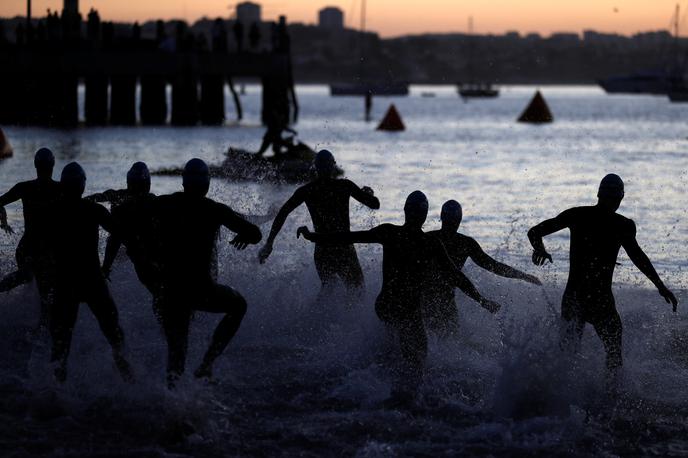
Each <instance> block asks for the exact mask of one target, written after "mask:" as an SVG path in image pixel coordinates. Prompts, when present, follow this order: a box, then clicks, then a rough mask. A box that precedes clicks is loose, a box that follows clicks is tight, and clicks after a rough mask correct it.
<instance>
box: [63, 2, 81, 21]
mask: <svg viewBox="0 0 688 458" xmlns="http://www.w3.org/2000/svg"><path fill="white" fill-rule="evenodd" d="M62 14H63V15H67V16H71V17H76V16H78V15H79V0H64V4H63V6H62Z"/></svg>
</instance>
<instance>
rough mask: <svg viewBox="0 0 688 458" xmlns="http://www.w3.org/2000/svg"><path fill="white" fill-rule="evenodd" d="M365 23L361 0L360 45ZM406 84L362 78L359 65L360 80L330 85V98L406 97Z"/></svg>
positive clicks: (362, 60) (364, 1)
mask: <svg viewBox="0 0 688 458" xmlns="http://www.w3.org/2000/svg"><path fill="white" fill-rule="evenodd" d="M365 21H366V0H361V43H362V40H363V33H365ZM364 61H365V60H364V59H363V45H362V44H361V62H364ZM408 93H409V85H408V83H405V82H401V81H395V80H387V79H385V80H380V79H373V78H368V77H364V76H363V66H362V65H361V79H360V81H359V82H356V83H339V84H330V95H332V96H350V95H356V96H365V95H368V94H370V95H375V96H381V95H384V96H391V95H408Z"/></svg>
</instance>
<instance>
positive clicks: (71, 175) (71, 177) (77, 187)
mask: <svg viewBox="0 0 688 458" xmlns="http://www.w3.org/2000/svg"><path fill="white" fill-rule="evenodd" d="M60 184H61V185H62V190H63V191H64V192H65V195H76V196H79V197H80V196H81V195H82V194H83V193H84V188H85V187H86V172H84V169H82V168H81V166H80V165H79V164H78V163H77V162H70V163H69V164H67V165H65V167H64V169H62V174H61V175H60Z"/></svg>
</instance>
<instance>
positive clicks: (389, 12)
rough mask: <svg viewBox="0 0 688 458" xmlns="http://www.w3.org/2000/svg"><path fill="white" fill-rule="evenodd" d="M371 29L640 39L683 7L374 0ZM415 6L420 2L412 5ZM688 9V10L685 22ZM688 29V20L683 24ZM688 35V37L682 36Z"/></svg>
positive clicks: (300, 17)
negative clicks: (591, 32)
mask: <svg viewBox="0 0 688 458" xmlns="http://www.w3.org/2000/svg"><path fill="white" fill-rule="evenodd" d="M32 3H33V6H32V9H33V15H34V16H35V17H42V16H44V15H45V12H46V10H47V9H48V8H50V9H52V10H57V11H60V10H61V9H62V3H63V1H62V0H33V1H32ZM79 3H80V10H81V12H82V14H85V13H86V12H88V10H89V9H90V8H92V7H93V8H95V9H97V10H98V11H99V12H100V14H101V17H102V18H103V19H106V20H113V21H118V22H120V21H121V22H134V21H139V22H144V21H147V20H151V19H166V20H169V19H184V20H187V21H190V22H192V21H195V20H197V19H200V18H201V17H204V16H206V17H210V18H214V17H217V16H221V17H229V16H230V15H231V14H232V13H233V10H234V5H236V4H237V3H238V2H231V3H229V2H227V1H224V0H194V1H191V0H167V1H166V0H138V1H137V2H135V3H130V2H126V5H123V3H124V2H120V1H114V0H81V1H80V2H79ZM256 3H260V4H261V5H262V7H263V18H264V19H265V20H272V19H276V18H277V17H278V16H279V15H280V14H284V15H286V16H287V18H288V20H289V21H290V22H303V23H307V24H313V23H316V22H317V14H318V10H320V9H321V8H323V7H326V6H336V7H339V8H340V9H342V11H343V12H344V16H345V21H346V25H347V27H354V28H358V27H359V26H360V22H359V14H360V9H359V8H360V3H361V0H322V1H321V0H289V2H288V3H287V2H286V1H282V0H266V1H258V2H256ZM367 3H368V8H367V21H366V23H367V27H366V28H367V29H368V30H371V31H374V32H377V33H379V34H380V35H381V36H383V37H393V36H400V35H408V34H422V33H452V32H466V31H467V29H468V25H467V24H468V18H469V17H473V22H474V32H475V33H477V34H488V33H494V34H501V33H504V32H507V31H518V32H519V33H522V34H527V33H532V32H535V33H540V34H542V35H549V34H551V33H556V32H573V33H581V32H582V31H583V30H586V29H593V30H597V31H600V32H607V33H619V34H624V35H632V34H634V33H638V32H644V31H650V30H659V29H667V28H669V27H670V18H671V16H672V14H673V11H674V8H675V5H676V1H675V0H653V2H652V4H651V5H650V2H648V1H646V0H625V1H624V0H619V1H612V0H579V1H565V2H564V1H561V2H551V1H546V0H520V1H518V2H517V1H515V0H491V1H490V2H489V4H488V2H485V1H484V0H482V1H481V0H461V1H457V0H426V1H425V2H423V9H421V8H420V7H419V6H416V4H415V2H413V4H412V5H406V6H401V5H400V4H403V3H407V0H396V1H395V0H368V2H367ZM408 3H412V2H411V1H410V0H409V1H408ZM687 12H688V3H687V4H685V5H683V7H682V12H681V17H682V18H685V17H686V13H687ZM25 14H26V0H3V2H2V3H1V4H0V17H13V16H23V15H25ZM682 22H685V21H682ZM681 35H685V33H681Z"/></svg>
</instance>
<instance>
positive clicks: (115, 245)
mask: <svg viewBox="0 0 688 458" xmlns="http://www.w3.org/2000/svg"><path fill="white" fill-rule="evenodd" d="M121 245H122V241H121V240H120V239H119V237H117V236H116V235H112V234H110V237H108V239H107V244H106V245H105V257H104V258H103V267H102V270H103V274H104V275H105V278H109V277H110V272H111V271H112V264H114V262H115V258H116V257H117V252H118V251H119V247H120V246H121Z"/></svg>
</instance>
